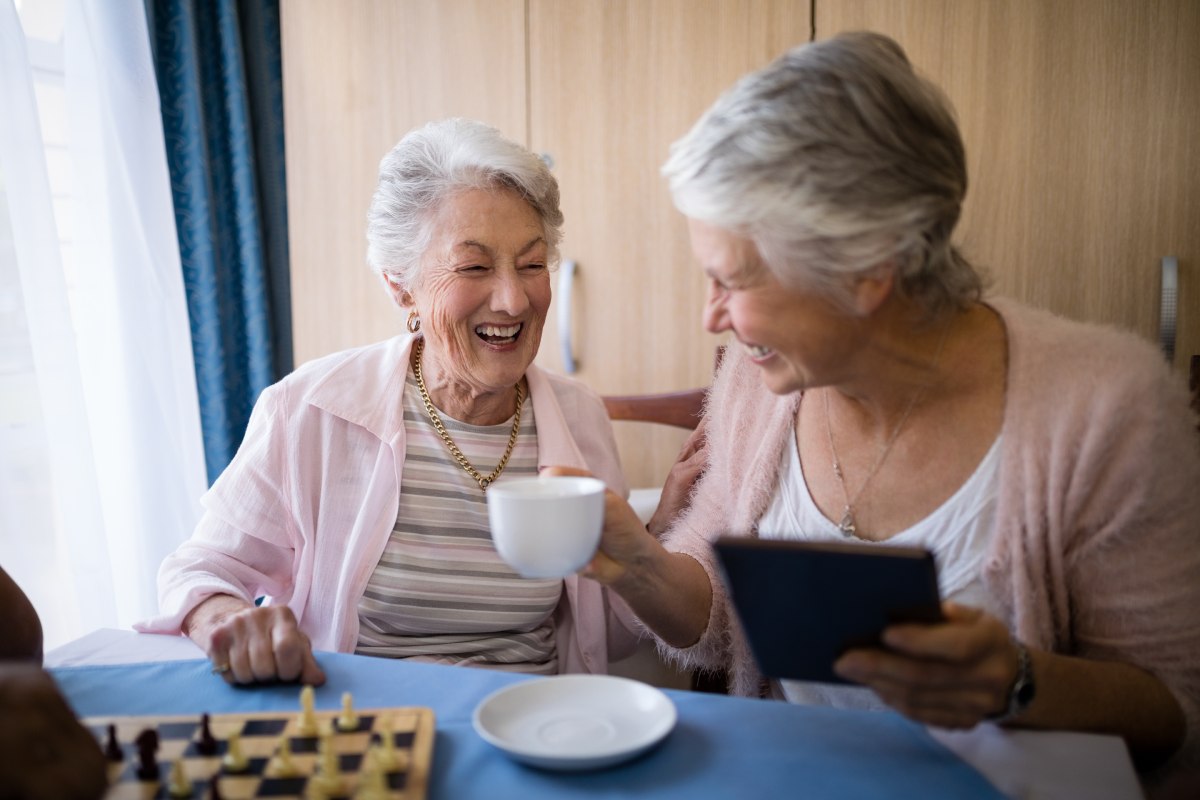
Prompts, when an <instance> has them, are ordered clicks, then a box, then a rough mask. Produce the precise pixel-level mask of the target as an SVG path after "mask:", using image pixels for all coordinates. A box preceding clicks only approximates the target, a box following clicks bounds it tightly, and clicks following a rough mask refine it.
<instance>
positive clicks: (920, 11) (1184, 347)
mask: <svg viewBox="0 0 1200 800" xmlns="http://www.w3.org/2000/svg"><path fill="white" fill-rule="evenodd" d="M815 28H816V38H818V39H823V38H826V37H828V36H831V35H833V34H834V33H836V32H837V31H841V30H853V29H871V30H877V31H880V32H882V33H886V34H888V35H890V36H892V37H893V38H895V39H896V40H897V41H899V42H900V44H901V45H902V46H903V47H904V48H905V50H906V51H907V52H908V54H909V57H910V58H911V59H912V61H913V63H914V64H916V66H917V67H918V69H919V70H920V71H922V72H923V73H924V74H926V75H928V76H929V77H930V78H932V79H933V80H934V81H935V82H936V83H938V84H939V85H941V86H942V88H943V89H944V90H945V91H946V92H947V94H948V95H949V97H950V98H951V100H952V101H953V103H954V105H955V107H956V108H957V110H958V116H959V121H960V125H961V127H962V131H963V135H964V138H965V139H966V143H967V151H968V158H969V170H970V178H971V188H970V191H969V196H968V199H967V204H966V209H965V214H964V218H963V221H962V224H961V226H960V237H959V238H960V240H961V241H962V243H963V244H964V245H965V250H966V252H967V254H968V256H970V257H971V258H972V259H973V260H974V261H975V263H976V264H978V265H981V266H983V267H985V268H987V269H989V270H990V272H991V274H992V276H993V278H994V289H995V291H997V292H999V293H1003V294H1008V295H1011V296H1014V297H1017V298H1020V299H1023V300H1026V301H1028V302H1031V303H1033V304H1036V305H1041V306H1045V307H1048V308H1051V309H1053V310H1055V311H1058V312H1060V313H1063V314H1066V315H1068V316H1072V317H1076V318H1079V319H1086V320H1094V321H1100V322H1108V323H1113V324H1116V325H1119V326H1122V327H1125V328H1128V329H1131V330H1134V331H1136V332H1138V333H1140V334H1142V335H1143V336H1146V337H1147V338H1150V339H1153V340H1155V341H1157V339H1158V324H1159V306H1160V300H1159V276H1160V258H1161V257H1162V256H1165V255H1175V256H1177V257H1178V258H1179V271H1180V289H1181V291H1180V297H1179V323H1180V326H1179V331H1178V344H1177V349H1176V361H1175V363H1176V365H1177V367H1178V368H1179V369H1180V370H1183V369H1184V368H1185V365H1186V363H1187V359H1188V356H1189V355H1190V354H1192V353H1200V146H1198V144H1197V143H1198V142H1200V47H1198V46H1197V42H1198V41H1200V3H1196V2H1193V0H1144V1H1142V2H1136V3H1130V2H1127V1H1126V0H1054V1H1053V2H1048V1H1047V0H1005V2H960V0H818V2H817V4H816V13H815Z"/></svg>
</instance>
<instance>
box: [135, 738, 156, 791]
mask: <svg viewBox="0 0 1200 800" xmlns="http://www.w3.org/2000/svg"><path fill="white" fill-rule="evenodd" d="M134 743H135V744H136V745H137V750H138V768H137V777H138V780H139V781H156V780H158V759H157V757H156V756H157V753H158V731H156V730H155V729H154V728H146V729H145V730H143V731H142V732H141V733H139V734H138V735H137V738H136V739H134Z"/></svg>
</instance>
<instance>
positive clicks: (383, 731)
mask: <svg viewBox="0 0 1200 800" xmlns="http://www.w3.org/2000/svg"><path fill="white" fill-rule="evenodd" d="M392 730H393V729H392V715H391V714H384V715H383V718H382V719H380V720H379V738H380V740H381V741H382V742H383V747H382V748H381V749H379V750H378V751H377V754H376V759H377V760H378V762H379V768H380V770H382V771H383V772H394V771H395V770H396V769H397V768H398V767H399V763H398V760H397V758H396V737H395V736H393V735H392Z"/></svg>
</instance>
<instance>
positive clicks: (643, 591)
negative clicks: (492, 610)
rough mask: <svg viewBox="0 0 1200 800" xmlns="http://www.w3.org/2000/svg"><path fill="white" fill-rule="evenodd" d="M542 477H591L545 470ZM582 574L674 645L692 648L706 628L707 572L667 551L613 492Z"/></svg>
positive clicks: (606, 500)
mask: <svg viewBox="0 0 1200 800" xmlns="http://www.w3.org/2000/svg"><path fill="white" fill-rule="evenodd" d="M542 474H543V475H587V474H588V473H587V472H584V471H583V470H579V469H573V468H570V467H547V468H546V469H543V470H542ZM580 574H581V575H583V577H585V578H591V579H592V580H594V581H597V582H599V583H601V584H604V585H605V586H607V587H609V588H610V589H612V590H613V591H615V592H616V593H617V594H619V595H621V597H622V598H624V600H625V602H626V603H628V604H629V607H630V608H631V609H633V613H635V614H637V616H638V617H639V618H640V619H641V621H642V622H644V623H645V624H646V625H647V626H649V628H650V629H651V630H652V631H654V632H655V633H657V634H658V635H659V636H661V637H662V638H663V639H664V640H665V641H666V642H667V643H668V644H671V645H672V646H675V647H688V646H690V645H692V644H694V643H695V642H696V641H697V639H699V638H700V636H701V634H703V633H704V628H705V625H707V624H708V614H709V610H710V608H711V607H712V585H711V584H710V583H709V582H708V574H707V573H705V571H704V568H703V567H701V566H700V565H699V564H698V563H697V562H696V560H695V559H694V558H692V557H691V556H688V555H684V554H682V553H669V552H667V550H666V549H665V548H664V547H663V546H662V545H661V544H660V543H659V541H658V539H656V538H654V537H653V536H651V535H650V533H649V531H647V530H646V527H645V526H644V525H642V521H641V519H640V518H639V517H638V515H637V513H636V512H635V511H634V510H633V509H632V508H631V507H630V505H629V504H628V503H626V502H625V500H624V499H622V498H621V497H619V496H618V495H616V494H614V493H613V492H611V491H610V492H605V497H604V530H603V531H602V532H601V534H600V547H599V549H597V550H596V555H595V556H593V557H592V560H591V562H590V563H588V565H587V566H586V567H584V569H583V570H582V571H581V573H580Z"/></svg>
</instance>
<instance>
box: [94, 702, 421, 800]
mask: <svg viewBox="0 0 1200 800" xmlns="http://www.w3.org/2000/svg"><path fill="white" fill-rule="evenodd" d="M356 713H357V715H358V727H357V729H356V730H353V731H350V732H343V731H341V730H339V729H338V728H337V727H336V725H335V723H336V720H337V718H338V716H340V714H341V711H316V712H315V714H316V717H317V720H318V724H319V726H320V728H321V730H323V731H330V732H331V739H330V741H331V744H332V746H333V750H334V752H335V753H337V757H338V767H339V770H340V772H341V776H340V777H341V786H340V787H339V788H338V790H337V791H335V792H333V793H331V794H329V795H328V796H329V797H330V799H331V800H332V799H333V798H342V797H345V798H352V797H354V795H355V793H356V791H357V790H358V788H359V781H360V777H361V773H360V768H361V767H362V760H363V756H364V755H365V754H366V752H367V749H368V748H369V747H370V745H371V743H372V741H379V742H381V743H382V737H383V736H384V735H385V733H384V732H385V731H387V730H389V729H390V731H391V736H392V741H393V743H394V753H395V758H396V764H395V769H393V770H390V771H388V772H387V773H386V774H385V777H384V780H383V783H384V784H385V786H386V787H387V795H386V796H387V797H388V798H389V799H390V800H423V798H424V797H425V793H426V789H427V787H428V785H429V767H430V763H431V762H432V759H433V738H434V717H433V711H432V709H429V708H422V707H404V708H375V709H360V710H356ZM299 719H300V713H299V712H298V711H296V712H286V713H274V712H261V713H255V714H212V715H211V717H210V720H209V730H210V732H211V733H212V735H213V737H214V738H215V739H216V740H217V752H216V753H215V754H214V755H211V756H205V755H202V754H201V753H200V752H199V750H198V749H197V744H198V742H199V740H200V728H201V725H200V716H199V715H196V716H194V717H191V716H189V717H154V716H145V717H89V718H88V719H85V720H84V724H85V725H86V726H87V727H88V728H89V729H90V730H91V731H92V732H93V734H95V736H96V740H97V741H98V742H99V743H100V746H101V747H102V748H103V747H104V746H105V744H106V743H107V741H108V726H109V725H110V724H112V725H115V726H116V731H117V741H118V743H119V744H120V746H121V751H122V753H123V755H124V758H123V759H122V760H121V761H120V762H115V761H114V762H110V764H109V790H108V793H107V794H105V796H104V797H105V800H150V798H169V797H171V796H172V795H170V794H169V793H168V788H167V787H168V784H169V783H170V779H171V770H172V767H173V766H174V764H175V762H176V761H177V760H180V761H181V762H182V765H183V770H184V774H185V776H186V778H187V781H188V782H189V783H190V784H191V786H192V795H191V796H192V797H193V798H195V800H207V798H208V797H209V793H210V786H211V784H212V779H213V777H214V776H215V777H216V778H217V782H218V788H219V791H220V796H221V797H222V798H223V800H248V799H249V798H256V797H271V798H280V799H281V800H286V799H287V798H306V797H308V796H309V795H310V792H311V788H310V787H309V781H310V778H312V777H313V775H314V774H315V773H317V772H319V769H318V762H319V756H318V745H319V742H320V738H319V737H318V736H303V735H301V734H300V732H299ZM147 729H153V730H155V731H157V733H158V739H159V744H158V751H157V754H156V761H157V763H158V772H159V777H158V779H157V780H139V778H138V775H137V773H138V767H139V765H140V763H141V762H140V759H139V756H138V748H137V744H136V743H135V740H136V739H137V737H138V734H140V733H141V732H142V731H144V730H147ZM233 733H236V734H238V735H239V737H240V742H241V751H242V754H243V755H244V756H245V758H246V761H247V765H246V769H245V770H243V771H241V772H238V773H236V774H234V773H232V772H230V771H229V770H228V769H227V768H226V767H224V766H223V765H222V757H223V756H224V755H225V753H226V752H227V750H228V745H227V740H228V738H229V735H230V734H233ZM285 736H286V737H287V740H288V745H289V749H290V750H291V752H292V757H291V761H292V764H293V765H294V766H295V768H296V770H297V771H298V775H297V776H292V777H284V776H281V775H279V774H278V771H277V764H278V752H279V745H280V741H281V739H282V738H283V737H285Z"/></svg>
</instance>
